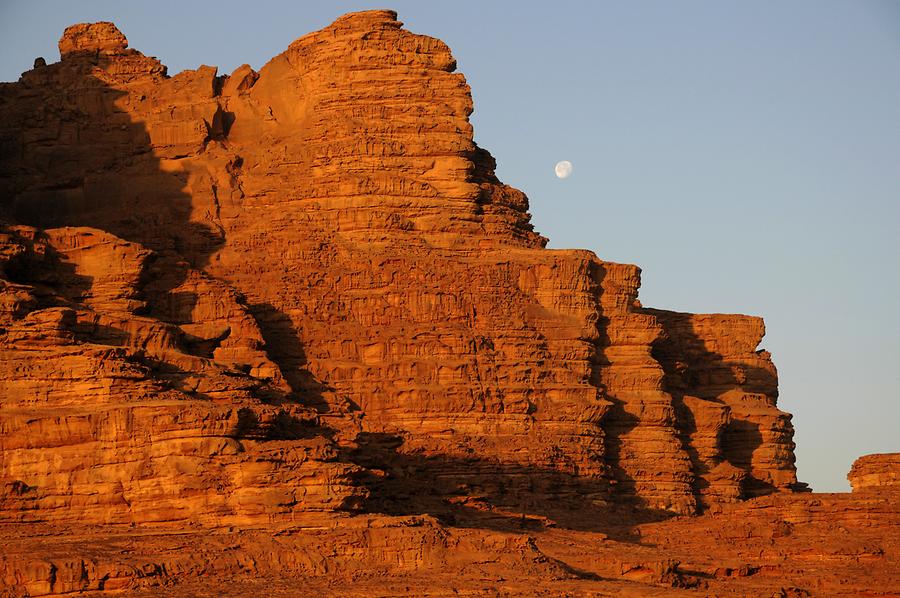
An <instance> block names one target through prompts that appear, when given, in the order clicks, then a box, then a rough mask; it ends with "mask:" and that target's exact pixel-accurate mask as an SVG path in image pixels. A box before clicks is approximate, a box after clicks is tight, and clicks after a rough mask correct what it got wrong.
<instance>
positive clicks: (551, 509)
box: [0, 11, 897, 595]
mask: <svg viewBox="0 0 900 598" xmlns="http://www.w3.org/2000/svg"><path fill="white" fill-rule="evenodd" d="M59 47H60V54H61V57H62V60H61V62H59V63H56V64H51V65H46V66H41V67H40V68H35V69H34V70H31V71H29V72H26V73H24V74H23V76H22V78H21V80H20V81H19V82H17V83H10V84H2V85H0V106H2V107H3V112H2V114H3V116H2V118H0V150H2V151H0V198H2V199H0V352H2V356H3V360H2V362H0V521H3V522H19V523H20V524H21V523H28V525H26V526H21V525H20V526H19V527H16V528H9V529H6V530H5V531H4V532H3V533H4V534H6V535H5V536H4V538H6V539H7V540H8V542H6V544H7V545H8V546H11V547H12V548H11V549H10V550H9V551H8V552H7V554H8V555H9V556H5V557H4V558H3V559H0V580H2V583H3V584H5V585H7V586H9V587H10V588H15V591H21V592H28V593H31V594H41V593H51V592H54V593H59V592H66V591H76V590H83V589H84V590H100V589H105V590H112V589H120V588H129V589H130V590H133V591H134V590H140V589H142V588H143V589H145V590H146V591H147V592H148V593H149V594H148V595H152V594H153V593H154V592H155V590H154V589H153V587H152V586H153V585H154V584H159V583H175V582H177V583H179V584H182V587H183V588H184V590H185V591H186V592H188V593H190V591H191V590H190V588H191V584H192V583H195V581H194V580H193V579H194V577H196V576H198V575H202V574H203V573H204V572H207V573H210V574H212V575H214V576H217V577H216V579H219V580H223V579H226V578H232V577H233V576H235V575H244V576H245V580H246V576H247V575H254V576H261V577H263V578H265V579H266V580H267V581H266V583H267V584H269V585H270V586H271V588H272V591H276V590H278V589H279V587H282V586H279V585H278V583H279V582H277V581H273V580H277V579H279V578H280V579H295V580H297V579H302V580H304V581H303V583H305V584H312V585H310V586H309V587H310V588H317V589H316V591H321V592H322V593H327V592H329V591H334V588H335V587H341V588H342V589H346V584H343V581H342V580H346V579H349V578H357V579H362V580H363V581H362V582H360V584H359V586H358V589H359V591H358V594H359V595H366V594H369V593H371V592H376V593H377V592H383V591H384V587H383V586H380V585H379V584H380V583H383V576H384V575H391V576H394V577H395V578H406V579H409V580H411V581H410V585H409V587H410V588H411V589H410V590H409V593H412V594H417V595H418V594H424V593H425V591H423V590H424V589H426V588H429V587H430V586H433V587H442V586H443V585H448V584H449V585H450V586H452V587H456V588H459V589H460V590H465V591H475V592H478V591H481V590H486V589H488V588H491V589H493V590H497V591H507V592H508V593H522V594H529V593H533V592H535V591H542V592H546V593H548V594H557V593H561V592H582V591H607V590H610V591H617V592H623V593H628V592H631V593H634V594H638V595H648V592H651V591H659V592H663V591H664V592H665V593H669V592H673V591H676V590H674V589H673V588H674V587H676V586H690V587H706V588H707V589H709V591H711V592H713V593H717V594H719V593H728V592H734V593H737V594H747V593H751V594H759V593H760V592H768V593H769V594H772V593H773V592H775V593H776V595H803V594H802V592H803V591H806V590H804V589H803V588H808V587H811V588H813V589H814V590H819V589H821V588H823V587H824V588H830V589H834V588H837V587H838V586H840V585H841V584H843V583H844V580H858V579H861V577H860V576H862V575H863V574H864V573H865V572H868V573H872V574H874V575H877V576H878V579H879V580H880V581H881V582H883V584H882V585H883V587H885V588H897V579H896V576H893V577H892V576H891V575H890V574H889V573H887V572H889V571H890V570H891V565H892V564H894V563H896V558H897V551H896V545H897V542H896V537H895V536H894V537H891V538H887V539H886V540H885V541H883V542H881V541H878V540H877V539H873V538H875V536H874V531H873V528H872V523H871V522H872V521H880V522H883V523H884V524H886V525H895V524H896V517H897V505H896V502H895V501H893V502H892V501H891V500H889V499H883V498H882V497H871V496H869V497H856V496H854V497H850V498H848V497H835V498H822V499H820V498H810V497H808V496H805V495H797V494H796V492H797V491H800V490H803V489H804V485H803V484H800V483H798V482H797V479H796V472H795V468H794V456H793V448H794V445H793V429H792V427H791V423H790V415H788V414H786V413H784V412H782V411H780V410H779V409H778V408H777V407H776V398H777V378H776V372H775V368H774V365H773V364H772V362H771V359H770V356H769V354H768V353H766V352H765V351H760V350H758V349H757V347H758V345H759V343H760V340H761V339H762V336H763V333H764V328H763V324H762V320H760V319H759V318H753V317H748V316H739V315H719V314H716V315H694V314H680V313H674V312H667V311H662V310H653V309H645V308H643V307H641V306H640V304H639V302H638V301H637V293H638V287H639V284H640V270H639V269H638V268H637V267H635V266H631V265H622V264H613V263H609V262H604V261H602V260H599V259H598V258H597V257H596V256H595V255H594V254H592V253H590V252H588V251H578V250H569V251H560V250H552V251H551V250H547V249H544V245H545V244H546V239H544V238H543V237H541V236H540V235H539V234H537V233H536V232H535V231H534V229H533V227H532V225H531V223H530V216H529V214H528V212H527V209H528V201H527V198H526V197H525V195H524V194H523V193H522V192H520V191H518V190H516V189H512V188H511V187H508V186H506V185H504V184H503V183H501V182H500V181H499V180H497V178H496V176H495V175H494V166H495V164H494V160H493V158H492V157H491V156H490V154H488V152H486V151H485V150H483V149H481V148H478V147H477V146H476V145H475V143H474V141H473V132H472V127H471V124H470V123H469V120H468V117H469V115H470V114H471V112H472V109H473V107H472V99H471V95H470V93H469V88H468V85H467V84H466V81H465V78H464V77H463V76H462V75H461V74H459V73H456V72H454V71H455V67H456V64H455V60H454V59H453V57H452V55H451V54H450V51H449V49H448V48H447V46H446V45H445V44H444V43H443V42H440V41H439V40H436V39H433V38H430V37H426V36H421V35H415V34H412V33H410V32H408V31H406V30H404V29H403V28H402V24H401V23H399V22H398V21H397V20H396V14H395V13H393V12H392V11H369V12H365V13H356V14H350V15H346V16H344V17H341V18H340V19H338V20H337V21H335V23H333V24H332V25H330V26H329V27H326V28H325V29H323V30H321V31H319V32H315V33H312V34H309V35H307V36H304V37H302V38H300V39H298V40H297V41H296V42H294V43H293V44H291V45H290V47H289V48H288V49H287V50H286V51H285V52H284V53H282V54H280V55H279V56H276V57H275V58H273V59H272V60H271V61H270V62H269V63H268V64H266V65H265V66H263V67H262V68H261V69H260V70H259V72H256V71H254V70H253V69H251V68H250V67H249V66H247V65H244V66H241V67H239V68H238V69H237V70H235V72H234V73H232V74H231V75H219V74H218V73H217V70H216V69H215V68H214V67H208V66H202V67H200V68H198V69H197V70H192V71H185V72H182V73H179V74H177V75H175V76H172V77H169V76H167V74H166V68H165V67H164V66H163V65H162V64H160V63H159V61H157V60H156V59H154V58H149V57H146V56H144V55H142V54H141V53H140V52H138V51H136V50H132V49H128V47H127V41H126V39H125V37H124V35H122V34H121V33H120V32H119V31H118V30H117V29H116V28H115V27H114V26H113V25H112V24H110V23H95V24H91V25H85V24H82V25H75V26H73V27H70V28H68V29H67V30H66V32H65V34H64V35H63V38H62V39H61V40H60V44H59ZM888 471H889V469H887V468H886V466H885V465H884V461H883V460H882V461H877V460H876V461H872V460H867V461H862V460H861V461H860V462H858V464H857V466H855V467H854V473H852V474H851V479H852V480H856V481H854V487H857V486H859V487H866V486H873V485H884V484H887V483H890V480H891V478H890V475H892V474H889V473H885V472H888ZM754 497H757V498H756V500H751V501H750V502H747V503H744V502H742V501H746V500H747V499H751V498H754ZM816 501H820V502H816ZM821 501H824V503H823V502H821ZM822 504H825V505H826V506H825V507H822ZM700 509H706V510H708V511H711V512H712V513H714V514H709V515H706V516H704V517H703V518H700V519H696V518H691V517H688V518H679V519H676V520H673V521H664V522H662V523H648V522H651V521H658V520H661V519H664V518H666V517H669V516H671V514H672V513H679V514H685V515H691V514H695V513H697V511H698V510H700ZM360 510H361V511H364V512H368V513H370V514H371V513H381V514H380V515H360V514H357V515H355V516H352V517H351V516H349V515H346V514H344V515H340V514H338V513H340V512H345V513H346V512H347V511H349V512H358V511H360ZM420 514H427V515H429V516H433V517H437V518H438V519H433V518H431V517H425V518H416V517H413V518H410V516H411V515H420ZM838 520H840V521H843V522H844V524H845V525H846V528H847V529H850V530H851V531H849V532H848V534H850V535H851V536H852V538H853V539H854V540H853V542H856V544H853V542H851V543H850V545H852V546H855V547H856V548H858V550H856V548H853V549H852V551H851V553H846V554H845V553H841V552H840V551H837V552H835V550H834V549H833V546H834V543H833V538H834V534H835V533H837V532H836V531H835V529H836V528H834V522H835V521H838ZM736 521H743V522H746V525H747V526H748V527H746V528H737V529H738V530H745V531H746V535H744V536H741V538H742V540H747V542H746V546H745V547H743V548H742V547H736V548H735V550H734V551H733V552H728V551H726V550H724V549H721V546H720V545H721V543H723V542H726V543H727V542H734V541H735V533H743V532H741V531H738V532H736V531H735V529H736V528H735V527H734V522H736ZM76 523H95V524H99V523H102V524H107V525H109V526H111V527H108V528H102V529H105V530H106V531H100V532H95V531H87V530H85V529H83V528H80V527H78V526H77V525H76ZM122 524H128V525H134V526H137V527H138V528H139V535H137V536H134V538H133V539H131V540H127V542H128V543H129V546H131V547H132V548H129V549H128V551H132V552H133V551H134V550H135V549H136V548H135V547H137V549H136V550H137V552H134V554H133V555H132V556H127V557H122V556H117V555H118V554H119V553H118V552H117V548H116V546H117V544H116V542H117V540H115V539H114V538H116V537H119V536H118V534H121V533H122V532H121V531H117V530H120V529H121V528H119V527H117V526H119V525H122ZM642 524H644V525H642ZM42 526H64V527H50V528H47V529H45V528H44V527H42ZM153 526H156V528H162V529H165V530H168V532H167V533H169V532H171V531H179V532H185V531H186V530H189V529H193V530H205V531H196V532H195V533H194V534H193V535H184V536H182V535H179V536H178V537H179V538H181V537H184V538H186V539H185V542H186V544H185V546H187V548H184V547H183V546H182V545H180V544H179V545H176V544H173V543H172V541H171V540H169V539H168V537H167V536H163V535H157V533H156V532H154V531H153V529H154V528H153ZM224 526H238V527H239V528H240V529H242V530H243V531H239V532H234V533H225V528H224ZM248 526H253V527H255V528H257V529H258V528H260V527H262V528H263V530H264V531H256V532H252V531H248ZM785 526H787V527H785ZM791 526H793V527H791ZM797 526H805V527H803V528H802V529H803V530H804V531H803V533H802V534H799V536H795V535H791V534H792V533H793V532H791V529H794V530H796V529H797ZM523 528H525V529H531V530H534V533H535V534H536V535H535V536H528V535H525V534H523V533H522V532H521V529H523ZM789 528H790V529H789ZM48 530H49V531H48ZM514 530H518V531H514ZM46 534H50V535H52V536H54V537H55V538H57V540H54V543H51V544H46V546H48V547H47V548H41V549H39V548H38V545H37V544H36V542H37V540H35V538H36V537H38V535H40V536H41V537H44V536H45V535H46ZM129 534H130V532H129ZM641 536H646V537H648V538H652V539H653V540H652V541H653V542H654V543H655V544H656V546H657V547H658V548H655V549H654V548H652V547H646V546H644V547H639V546H636V545H633V544H630V542H633V541H634V540H635V539H638V538H640V537H641ZM694 537H696V538H697V539H696V541H693V540H691V541H687V540H685V541H681V540H679V538H694ZM787 537H791V538H798V539H792V540H785V539H784V538H787ZM79 538H81V539H82V540H83V539H85V538H92V539H91V542H93V543H94V544H91V545H92V546H94V545H96V546H98V548H97V549H96V552H93V553H91V554H89V553H88V552H87V551H88V549H86V548H83V547H81V545H80V544H78V542H81V540H79ZM845 540H846V538H843V539H842V540H841V542H845ZM41 542H45V540H41ZM179 542H180V540H179ZM767 542H768V543H773V542H774V544H771V546H774V548H771V547H770V544H767ZM757 549H758V550H757ZM90 550H93V549H90ZM797 551H800V552H803V551H807V552H805V553H804V554H807V555H809V560H808V561H803V560H802V559H801V560H790V559H793V558H794V557H793V555H796V554H797ZM809 551H812V552H809ZM726 553H727V554H726ZM497 554H499V555H500V557H496V556H495V555H497ZM598 555H599V557H598ZM498 558H499V560H498ZM786 558H787V559H789V563H790V564H785V559H786ZM826 561H827V562H831V563H837V564H836V565H835V567H836V569H835V571H836V573H830V574H829V573H825V572H823V571H822V570H821V568H820V567H819V565H816V564H810V563H820V562H826ZM863 561H864V562H869V563H873V564H872V566H871V567H870V568H869V569H865V568H862V569H860V568H859V565H858V563H859V562H863ZM485 563H489V564H485ZM854 567H856V568H854ZM248 572H250V573H248ZM760 572H765V573H760ZM786 575H787V576H788V577H790V578H791V579H790V583H788V579H787V577H785V576H786ZM367 576H368V577H367ZM380 576H382V577H380ZM485 576H486V577H485ZM791 576H792V577H791ZM854 576H856V577H854ZM513 577H515V578H519V579H520V581H519V582H515V583H508V582H504V581H503V580H504V579H507V578H513ZM482 578H484V579H488V580H490V581H488V582H484V584H485V585H481V586H479V585H478V583H480V582H477V581H473V580H477V579H482ZM379 579H381V580H382V581H379ZM454 580H455V581H454ZM466 580H468V581H466ZM600 580H614V581H610V582H609V583H608V584H607V583H606V582H605V581H603V582H601V581H600ZM219 583H224V582H219ZM847 583H850V584H851V585H849V586H847V587H850V588H852V589H853V591H855V590H856V589H859V588H865V587H869V586H866V585H852V584H853V583H856V582H853V581H850V582H847ZM316 584H318V585H316ZM335 584H343V585H340V586H336V585H335ZM454 584H455V585H454ZM604 584H606V585H604ZM823 584H824V585H823ZM798 588H800V589H798ZM292 589H295V588H292V587H290V586H284V590H285V592H286V593H287V594H289V593H290V592H291V591H292ZM160 591H162V590H160ZM240 591H241V592H246V593H249V592H250V591H252V590H251V589H250V586H244V587H242V588H240ZM778 592H780V594H779V593H778Z"/></svg>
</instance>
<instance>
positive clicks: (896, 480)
mask: <svg viewBox="0 0 900 598" xmlns="http://www.w3.org/2000/svg"><path fill="white" fill-rule="evenodd" d="M847 479H848V480H850V486H851V487H852V488H853V491H854V492H858V491H860V490H877V491H882V492H884V491H893V490H898V491H900V453H886V454H881V455H865V456H864V457H860V458H859V459H857V460H856V461H855V462H854V463H853V467H852V468H851V469H850V473H848V474H847Z"/></svg>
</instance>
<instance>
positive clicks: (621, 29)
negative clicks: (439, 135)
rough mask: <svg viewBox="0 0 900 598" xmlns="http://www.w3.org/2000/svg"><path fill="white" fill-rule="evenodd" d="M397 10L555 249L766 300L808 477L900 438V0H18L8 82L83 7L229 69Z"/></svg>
mask: <svg viewBox="0 0 900 598" xmlns="http://www.w3.org/2000/svg"><path fill="white" fill-rule="evenodd" d="M384 7H388V8H394V9H396V10H398V11H399V13H400V19H401V20H402V21H404V22H405V23H406V26H407V28H409V29H410V30H412V31H415V32H417V33H425V34H429V35H432V36H435V37H439V38H441V39H443V40H444V41H446V42H447V43H448V44H449V45H450V47H451V48H452V49H453V52H454V54H455V56H456V58H457V60H458V63H459V68H460V70H461V71H462V72H463V73H465V75H466V76H467V78H468V81H469V83H470V84H471V86H472V90H473V95H474V98H475V113H474V115H473V116H472V119H473V121H474V125H475V136H476V140H477V141H478V143H479V144H480V145H482V146H483V147H485V148H487V149H489V150H490V151H491V152H492V153H493V154H494V156H495V157H496V158H497V161H498V163H499V169H498V174H499V176H500V178H501V179H502V180H504V181H505V182H507V183H509V184H511V185H513V186H515V187H518V188H519V189H522V190H523V191H525V192H526V193H527V194H528V196H529V197H530V199H531V206H532V213H533V214H534V222H535V224H536V226H537V228H538V230H540V231H541V232H542V233H543V234H545V235H546V236H548V237H550V239H551V245H550V246H551V247H557V248H563V247H581V248H587V249H591V250H594V251H595V252H596V253H597V254H598V255H599V256H600V257H601V258H603V259H607V260H612V261H621V262H630V263H637V264H639V265H640V266H641V267H642V268H643V269H644V284H643V288H642V291H641V299H642V301H643V302H644V304H645V305H647V306H653V307H661V308H667V309H675V310H683V311H694V312H740V313H749V314H757V315H762V316H763V317H765V319H766V323H767V329H768V334H767V336H766V338H765V339H764V341H763V347H764V348H767V349H769V350H770V351H771V352H772V353H773V355H774V358H775V362H776V364H777V366H778V369H779V375H780V380H781V398H780V402H779V404H780V406H781V407H782V408H783V409H785V410H787V411H790V412H792V413H793V414H794V424H795V427H796V429H797V435H796V441H797V444H798V448H797V455H798V465H799V474H800V478H801V479H802V480H805V481H808V482H810V483H811V484H812V486H813V488H814V489H816V490H817V491H837V490H844V489H846V488H847V483H846V479H845V475H846V472H847V470H848V469H849V467H850V464H851V463H852V461H853V459H855V458H856V457H857V456H859V455H862V454H865V453H872V452H886V451H900V433H898V429H900V425H898V422H900V406H898V405H900V314H898V309H900V234H898V227H900V3H898V2H893V1H892V0H884V1H877V0H871V1H856V2H849V1H843V0H842V1H829V0H794V1H792V2H780V1H774V0H773V1H756V2H743V3H738V2H732V1H714V0H708V1H703V2H699V1H682V2H670V1H666V0H658V1H652V2H651V1H637V2H588V1H585V2H566V1H559V0H557V1H556V2H552V3H551V2H544V3H537V2H512V1H510V2H488V1H485V0H478V1H466V0H455V1H454V2H448V3H437V2H422V1H402V2H401V1H394V2H384V1H383V0H382V1H381V2H364V1H359V2H340V1H336V2H270V1H265V0H257V1H255V2H247V1H246V0H241V1H240V2H231V1H225V0H223V1H217V2H188V1H181V2H168V1H160V0H157V1H155V2H152V3H137V2H122V1H121V0H116V1H106V0H102V1H101V0H83V1H79V2H72V1H59V0H57V1H36V0H2V4H0V40H2V41H0V50H2V52H0V80H4V81H10V80H15V79H16V78H18V75H19V73H20V72H22V71H24V70H27V69H28V68H30V67H31V64H32V61H33V60H34V58H35V57H36V56H44V57H45V58H46V59H47V60H48V62H51V61H55V60H58V53H57V50H56V42H57V40H58V38H59V36H60V34H61V33H62V31H63V29H64V28H65V26H66V25H69V24H72V23H76V22H85V21H96V20H112V21H114V22H115V23H117V24H118V25H119V27H120V28H121V29H122V31H123V32H124V33H125V35H126V36H127V37H128V39H129V41H130V42H131V45H132V47H135V48H137V49H139V50H141V51H142V52H144V53H145V54H149V55H153V56H157V57H158V58H160V59H161V60H162V61H163V62H164V63H165V64H167V65H168V66H169V72H170V73H172V74H174V73H177V72H178V71H180V70H183V69H185V68H194V67H196V66H198V65H200V64H210V65H217V66H219V67H220V72H222V73H229V72H231V70H233V69H234V68H235V67H236V66H238V65H240V64H242V63H245V62H246V63H249V64H251V65H252V66H254V67H257V68H258V67H260V66H261V65H262V64H264V63H265V62H266V61H267V60H268V59H269V58H270V57H272V56H274V55H275V54H277V53H279V52H281V51H282V50H284V49H285V48H286V47H287V45H288V44H289V43H290V42H291V41H292V40H294V39H296V38H297V37H299V36H301V35H303V34H304V33H307V32H309V31H313V30H315V29H318V28H320V27H323V26H325V25H327V24H328V23H330V22H331V21H332V20H333V19H334V18H335V17H337V16H338V15H340V14H342V13H344V12H348V11H351V10H360V9H365V8H384ZM562 159H568V160H571V161H572V163H573V164H574V166H575V172H574V174H573V175H572V176H571V177H570V178H569V179H566V180H564V181H560V180H558V179H556V178H555V177H554V175H553V165H554V164H555V163H556V162H557V161H558V160H562Z"/></svg>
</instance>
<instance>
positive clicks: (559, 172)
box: [553, 160, 572, 179]
mask: <svg viewBox="0 0 900 598" xmlns="http://www.w3.org/2000/svg"><path fill="white" fill-rule="evenodd" d="M553 170H554V172H556V176H558V177H559V178H561V179H565V178H568V177H569V175H570V174H572V163H571V162H569V161H568V160H563V161H562V162H557V163H556V167H555V168H554V169H553Z"/></svg>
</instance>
